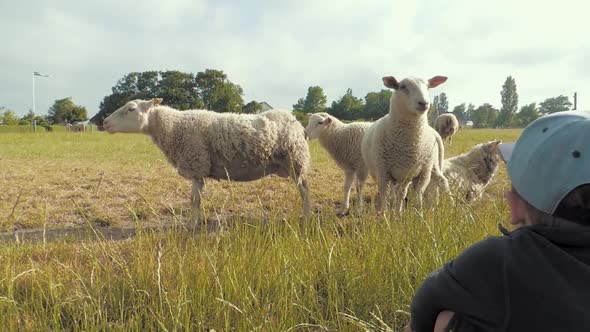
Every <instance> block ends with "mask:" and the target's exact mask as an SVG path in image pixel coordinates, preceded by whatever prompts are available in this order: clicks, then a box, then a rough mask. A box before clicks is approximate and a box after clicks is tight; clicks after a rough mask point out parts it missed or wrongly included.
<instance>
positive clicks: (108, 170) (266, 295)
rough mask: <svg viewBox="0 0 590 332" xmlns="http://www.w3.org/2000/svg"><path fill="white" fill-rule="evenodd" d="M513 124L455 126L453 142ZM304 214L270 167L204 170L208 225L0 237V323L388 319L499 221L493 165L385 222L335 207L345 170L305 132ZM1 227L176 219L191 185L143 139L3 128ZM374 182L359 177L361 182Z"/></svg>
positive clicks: (64, 325)
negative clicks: (307, 202) (216, 176)
mask: <svg viewBox="0 0 590 332" xmlns="http://www.w3.org/2000/svg"><path fill="white" fill-rule="evenodd" d="M518 134H519V131H518V130H463V131H460V132H459V133H458V136H457V137H456V138H455V139H454V142H453V145H452V146H451V147H449V148H448V149H447V155H454V154H457V153H460V152H463V151H465V150H468V149H469V148H470V147H471V146H473V145H475V144H477V143H480V142H483V141H488V140H491V139H494V138H500V139H503V140H505V141H509V140H514V139H515V138H516V137H517V135H518ZM311 151H312V156H313V161H314V164H313V171H312V174H311V179H310V183H311V190H312V196H311V197H312V201H313V206H314V214H313V216H312V217H311V218H309V219H306V220H303V219H301V218H300V213H301V203H300V201H299V195H298V193H297V190H296V188H295V186H294V185H293V184H292V183H291V182H290V181H289V180H283V179H279V178H276V177H269V178H265V179H263V180H261V181H255V182H251V183H230V182H216V181H209V182H208V183H207V187H206V190H207V192H206V197H205V199H204V201H203V204H204V208H205V210H206V212H207V213H208V215H209V217H210V219H215V218H217V219H219V220H221V230H220V231H218V232H215V233H210V234H205V233H198V234H196V235H192V234H190V233H189V232H187V231H186V230H183V229H182V228H181V227H179V228H177V229H176V230H169V231H160V232H155V231H140V234H139V235H138V236H137V237H135V238H133V239H130V240H125V241H119V242H113V241H107V240H104V239H100V237H98V239H97V240H96V241H84V242H80V241H73V240H67V241H60V242H53V243H45V244H44V243H37V244H4V245H3V246H1V247H0V327H2V330H86V331H92V330H119V331H130V330H142V331H144V330H185V331H209V330H210V329H215V330H217V331H229V330H236V331H244V330H245V331H250V330H260V331H285V330H303V331H321V330H329V331H333V330H351V331H356V330H363V329H365V328H367V329H372V330H387V329H391V330H394V331H397V330H400V329H401V328H402V327H403V325H404V324H405V323H406V322H407V318H408V316H407V311H408V306H409V303H410V300H411V297H412V295H413V292H414V289H415V287H417V286H418V285H419V284H420V282H421V280H422V279H423V278H424V277H425V276H426V275H427V274H428V273H429V272H431V271H433V270H435V269H436V268H438V267H440V266H441V265H442V264H443V262H445V261H446V260H448V259H450V258H452V257H454V256H455V255H456V254H457V253H458V252H460V251H461V250H462V249H463V248H465V247H467V246H469V245H470V244H472V243H474V242H475V241H478V240H480V239H483V238H485V237H487V236H489V235H497V234H498V231H497V224H498V223H502V222H503V221H504V220H506V217H507V212H506V209H505V204H504V202H503V201H502V199H501V197H502V196H501V193H502V191H503V190H505V189H506V188H507V186H508V183H507V181H506V177H505V171H504V169H503V167H502V169H501V171H500V173H499V176H498V177H496V178H495V180H494V182H493V184H492V185H491V186H490V187H489V190H488V191H487V193H486V197H485V199H484V200H482V201H481V202H477V203H475V204H474V205H472V206H468V205H462V204H452V203H450V202H449V201H448V200H444V201H443V202H442V203H441V204H440V206H439V207H438V208H436V209H433V210H428V211H424V212H418V211H415V210H413V209H409V210H408V211H406V212H404V214H403V215H402V216H400V217H398V218H395V219H392V220H385V219H383V218H381V217H378V216H377V215H376V214H375V212H374V211H373V210H371V208H368V209H367V211H364V212H363V213H361V214H354V213H353V214H352V215H350V216H347V217H344V218H336V217H335V216H334V208H335V204H336V203H337V202H339V201H340V199H341V196H342V194H341V191H342V189H341V187H342V174H341V171H340V170H339V169H337V168H336V167H335V165H334V163H333V162H332V161H331V160H330V158H329V157H328V156H327V154H326V153H325V152H324V151H323V150H322V149H321V147H319V145H318V144H317V142H314V143H313V144H312V145H311ZM0 170H2V171H1V173H0V188H1V189H2V190H0V227H2V229H4V230H11V229H13V228H15V227H16V228H33V227H42V226H43V224H45V223H46V224H47V227H56V226H63V225H64V224H65V225H74V224H80V225H85V226H86V227H89V230H90V232H91V234H92V231H91V227H93V225H96V224H98V223H99V221H100V220H102V221H104V222H107V223H108V224H112V225H131V226H137V227H139V226H141V225H144V224H156V225H157V224H180V223H181V222H183V221H184V220H185V217H186V214H187V211H188V210H189V193H190V185H189V183H188V182H187V181H185V180H183V179H182V178H180V177H179V176H178V175H177V174H176V173H175V171H174V170H173V169H172V168H171V167H170V166H169V165H168V164H167V163H166V161H165V160H164V158H163V156H162V154H161V153H160V152H159V151H158V150H157V149H156V148H155V147H154V146H153V145H152V143H151V142H150V141H149V138H148V137H145V136H140V135H105V134H102V133H93V134H89V133H85V134H75V133H50V134H0ZM374 193H375V188H374V185H373V184H372V181H370V184H369V188H368V190H367V193H366V194H367V196H373V195H374Z"/></svg>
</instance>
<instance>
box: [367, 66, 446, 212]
mask: <svg viewBox="0 0 590 332" xmlns="http://www.w3.org/2000/svg"><path fill="white" fill-rule="evenodd" d="M446 80H447V78H446V77H444V76H435V77H433V78H431V79H430V80H428V82H426V81H424V80H422V79H418V78H406V79H404V80H402V81H401V82H398V81H397V80H396V79H395V78H394V77H393V76H388V77H383V83H384V84H385V86H386V87H388V88H392V89H394V90H395V92H394V93H393V94H392V95H391V99H390V102H389V114H387V115H385V116H384V117H382V118H381V119H379V120H378V121H377V122H375V123H374V124H373V125H371V127H369V129H367V131H366V133H365V135H364V137H363V140H362V145H361V152H362V156H363V160H364V161H365V165H366V166H367V168H368V170H369V174H371V176H372V177H373V178H374V179H375V181H376V182H377V187H378V189H379V197H380V204H379V205H378V207H379V208H380V209H384V208H385V209H386V208H387V203H388V202H389V199H388V198H389V197H388V195H387V193H388V191H389V189H390V186H391V192H392V194H394V195H395V196H394V199H395V205H394V209H395V211H397V212H400V211H401V209H402V206H403V201H404V198H405V197H406V195H407V192H408V187H409V186H410V184H411V183H412V180H414V179H415V178H417V181H415V182H414V186H413V192H414V195H415V196H416V199H417V201H416V202H417V205H418V206H421V205H422V195H423V193H424V190H425V189H426V186H428V183H429V182H430V179H431V176H433V179H434V180H435V181H437V182H440V183H441V185H442V186H443V188H445V190H446V192H448V191H449V185H448V182H447V179H446V178H445V177H444V175H443V174H442V171H441V169H442V161H443V158H444V146H443V142H442V139H441V138H440V136H439V135H438V133H437V132H436V131H435V130H434V129H433V128H432V127H430V126H429V125H428V120H427V116H426V111H427V110H428V108H429V104H430V98H429V96H428V89H429V88H434V87H436V86H438V85H439V84H441V83H443V82H445V81H446Z"/></svg>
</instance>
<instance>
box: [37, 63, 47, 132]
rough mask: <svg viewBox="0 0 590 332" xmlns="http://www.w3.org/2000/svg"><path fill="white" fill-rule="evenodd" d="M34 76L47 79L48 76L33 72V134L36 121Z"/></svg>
mask: <svg viewBox="0 0 590 332" xmlns="http://www.w3.org/2000/svg"><path fill="white" fill-rule="evenodd" d="M35 76H41V77H49V75H45V74H42V73H40V72H38V71H34V72H33V132H34V133H36V132H37V120H36V119H35V116H36V114H37V113H36V112H35Z"/></svg>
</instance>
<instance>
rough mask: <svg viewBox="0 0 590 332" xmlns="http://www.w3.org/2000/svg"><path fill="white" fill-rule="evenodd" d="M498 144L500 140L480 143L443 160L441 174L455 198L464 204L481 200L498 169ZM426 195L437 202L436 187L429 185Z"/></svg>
mask: <svg viewBox="0 0 590 332" xmlns="http://www.w3.org/2000/svg"><path fill="white" fill-rule="evenodd" d="M500 143H502V141H500V140H495V141H490V142H487V143H480V144H477V145H476V146H474V147H473V148H472V149H471V150H469V151H468V152H466V153H463V154H461V155H459V156H456V157H452V158H448V159H445V161H444V163H443V174H444V175H445V177H446V178H447V179H448V181H449V183H450V185H451V186H450V187H451V191H452V192H453V193H455V194H456V196H457V197H461V198H462V199H464V200H465V202H473V201H475V200H477V199H480V198H481V196H482V195H483V192H484V190H485V188H486V187H487V186H488V184H489V183H490V182H491V181H492V178H493V177H494V174H495V172H496V170H497V169H498V163H499V161H500V155H499V153H498V146H499V144H500ZM426 194H427V195H429V196H430V195H432V196H430V198H432V199H434V200H438V187H437V186H436V185H435V184H434V183H430V184H429V185H428V188H427V189H426Z"/></svg>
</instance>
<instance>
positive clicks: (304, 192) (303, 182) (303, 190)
mask: <svg viewBox="0 0 590 332" xmlns="http://www.w3.org/2000/svg"><path fill="white" fill-rule="evenodd" d="M296 181H297V189H299V194H300V195H301V200H302V201H303V215H304V216H308V215H309V212H310V205H309V186H308V183H307V179H306V178H305V176H303V175H299V176H298V177H297V179H296Z"/></svg>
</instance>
